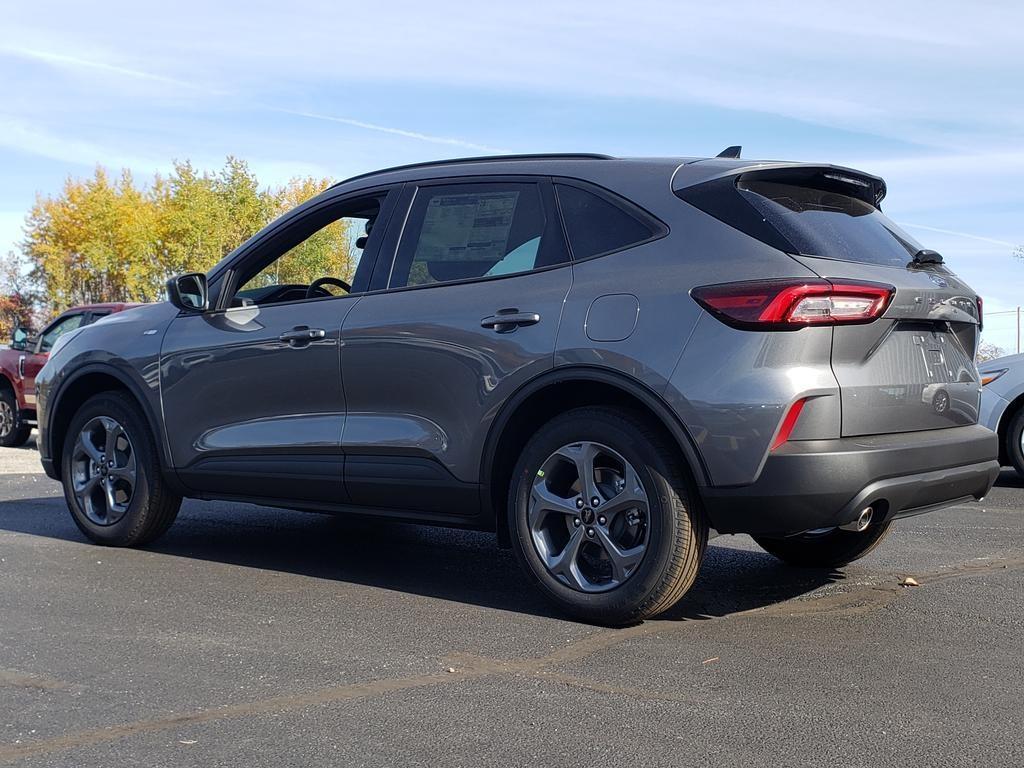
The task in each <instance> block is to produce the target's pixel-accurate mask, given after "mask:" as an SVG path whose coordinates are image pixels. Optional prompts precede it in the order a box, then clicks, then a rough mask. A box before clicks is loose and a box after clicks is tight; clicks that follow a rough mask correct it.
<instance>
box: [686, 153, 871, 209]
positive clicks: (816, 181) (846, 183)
mask: <svg viewBox="0 0 1024 768" xmlns="http://www.w3.org/2000/svg"><path fill="white" fill-rule="evenodd" d="M686 168H687V171H688V172H687V173H685V174H684V173H677V174H676V175H675V178H674V179H673V185H672V191H673V192H675V193H676V195H678V196H679V197H681V198H682V199H684V200H687V199H688V197H689V196H690V194H692V193H691V192H689V190H695V189H696V188H699V187H707V186H709V185H710V186H712V187H713V188H716V189H721V188H723V187H735V186H736V184H737V183H738V182H740V181H742V180H747V181H751V180H754V179H758V180H761V181H777V182H780V183H785V184H797V185H800V186H809V187H815V188H818V189H834V190H835V191H837V192H842V193H843V194H844V195H849V196H850V197H855V198H857V199H859V200H863V201H864V202H865V203H868V204H869V205H873V206H875V207H876V208H880V207H881V203H882V200H883V199H884V198H885V193H886V187H885V180H884V179H882V178H880V177H878V176H872V175H871V174H870V173H864V171H858V170H855V169H853V168H845V167H843V166H841V165H811V164H807V163H749V164H744V163H737V162H736V161H735V160H703V161H698V162H695V163H689V164H688V165H687V166H686ZM695 171H706V172H707V173H699V172H698V173H694V172H695ZM706 192H707V190H704V193H706Z"/></svg>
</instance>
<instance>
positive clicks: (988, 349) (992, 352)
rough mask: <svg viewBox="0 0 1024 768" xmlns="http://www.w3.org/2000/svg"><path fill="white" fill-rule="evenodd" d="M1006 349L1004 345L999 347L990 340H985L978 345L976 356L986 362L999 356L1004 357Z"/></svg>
mask: <svg viewBox="0 0 1024 768" xmlns="http://www.w3.org/2000/svg"><path fill="white" fill-rule="evenodd" d="M1005 355H1006V350H1004V349H1003V348H1002V347H997V346H996V345H995V344H993V343H992V342H990V341H983V342H981V344H979V345H978V354H977V355H976V356H975V357H976V360H977V362H979V363H986V362H988V361H989V360H995V359H996V358H997V357H1004V356H1005Z"/></svg>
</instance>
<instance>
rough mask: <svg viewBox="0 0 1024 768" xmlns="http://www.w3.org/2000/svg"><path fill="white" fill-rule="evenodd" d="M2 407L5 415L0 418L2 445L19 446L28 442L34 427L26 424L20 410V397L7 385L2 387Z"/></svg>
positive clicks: (0, 440) (0, 402) (0, 396)
mask: <svg viewBox="0 0 1024 768" xmlns="http://www.w3.org/2000/svg"><path fill="white" fill-rule="evenodd" d="M0 408H2V409H4V411H5V415H4V417H3V418H0V445H2V446H4V447H5V448H17V447H18V446H21V445H24V444H25V443H27V442H28V437H29V435H31V434H32V427H31V425H29V424H25V423H24V422H23V421H22V420H21V417H20V416H19V411H18V398H16V397H15V396H14V392H13V391H11V390H10V389H8V388H7V387H6V386H5V387H4V388H3V389H0Z"/></svg>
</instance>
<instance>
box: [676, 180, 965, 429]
mask: <svg viewBox="0 0 1024 768" xmlns="http://www.w3.org/2000/svg"><path fill="white" fill-rule="evenodd" d="M677 194H678V195H679V196H680V197H682V198H683V199H685V200H688V201H689V202H692V203H693V204H695V205H697V207H700V208H702V209H704V210H705V211H706V212H708V213H711V214H712V215H713V216H716V218H719V219H722V220H723V221H726V223H729V224H731V225H733V226H736V227H738V228H739V229H742V230H743V231H745V232H747V234H750V235H752V236H754V237H757V238H758V239H760V240H762V241H765V242H768V243H769V244H771V245H773V246H775V247H777V248H779V249H780V250H783V251H785V252H786V253H788V254H789V255H790V256H791V257H792V258H794V259H796V260H797V261H798V262H800V263H801V264H803V265H804V266H806V267H807V268H809V269H810V270H812V271H813V272H815V273H816V274H818V275H819V276H820V277H822V278H825V279H827V280H830V281H832V282H836V281H868V282H873V283H880V284H884V285H888V286H892V287H893V288H895V294H894V296H893V298H892V301H891V303H890V305H889V306H888V308H887V309H886V311H885V312H884V314H883V315H882V316H881V317H879V318H878V319H876V320H874V321H873V322H870V323H866V324H862V325H842V324H840V325H836V326H834V327H833V329H832V331H833V341H832V368H833V371H834V372H835V375H836V379H837V381H838V382H839V387H840V394H841V398H842V434H843V435H844V436H855V435H873V434H884V433H891V432H908V431H915V430H925V429H940V428H944V427H955V426H961V425H965V424H973V423H976V422H977V420H978V407H979V401H980V397H981V387H980V384H979V380H978V373H977V369H976V368H975V365H974V362H973V361H974V355H975V351H976V349H977V344H978V337H979V332H980V322H981V311H980V306H979V305H980V301H979V299H978V298H977V296H976V295H975V294H974V293H973V292H972V291H971V290H970V288H968V286H967V285H965V284H964V283H963V282H962V281H961V280H960V279H958V278H957V277H956V275H954V274H953V273H952V272H951V271H950V270H949V269H948V268H947V267H946V266H945V265H944V264H942V263H935V261H934V260H935V259H936V256H937V255H934V254H932V252H922V246H921V245H920V243H918V242H916V241H915V240H914V239H913V238H912V237H911V236H910V235H908V234H907V233H906V232H904V231H903V230H901V229H900V228H899V227H898V226H897V225H896V224H894V223H893V222H892V221H891V220H889V219H888V218H887V217H886V216H885V215H883V214H882V212H881V210H880V208H879V203H880V201H881V198H882V197H883V196H884V194H885V185H884V183H883V182H882V180H881V179H878V178H877V177H874V176H869V175H867V174H862V173H859V172H857V171H851V170H849V169H843V168H836V167H833V166H805V165H800V166H774V167H768V168H763V167H762V168H755V169H752V170H748V171H744V172H739V173H731V174H723V175H722V176H721V177H719V178H716V179H714V180H712V181H709V182H705V183H703V184H699V185H697V187H691V188H689V189H680V190H677Z"/></svg>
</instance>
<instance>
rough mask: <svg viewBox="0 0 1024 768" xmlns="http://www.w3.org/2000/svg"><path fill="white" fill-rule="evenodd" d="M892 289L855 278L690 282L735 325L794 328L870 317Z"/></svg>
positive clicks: (697, 295)
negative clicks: (702, 283) (706, 283)
mask: <svg viewBox="0 0 1024 768" xmlns="http://www.w3.org/2000/svg"><path fill="white" fill-rule="evenodd" d="M895 293H896V289H895V288H893V286H891V285H885V284H884V283H869V282H862V281H859V280H843V281H838V280H831V281H830V280H821V279H813V280H758V281H753V282H748V283H722V284H719V285H705V286H702V287H700V288H694V289H693V290H692V291H690V295H691V296H693V298H694V300H696V302H697V303H698V304H700V305H701V306H702V307H703V308H704V309H706V310H707V311H708V312H710V313H711V314H713V315H714V316H715V317H717V318H718V319H719V320H721V321H722V322H724V323H726V324H728V325H731V326H733V327H735V328H744V329H750V330H759V331H766V330H781V331H786V330H796V329H797V328H803V327H805V326H808V325H840V324H851V323H870V322H871V321H872V320H875V319H876V318H878V317H881V315H882V313H884V312H885V310H886V309H887V308H888V306H889V302H891V301H892V297H893V295H894V294H895Z"/></svg>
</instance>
